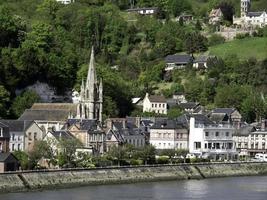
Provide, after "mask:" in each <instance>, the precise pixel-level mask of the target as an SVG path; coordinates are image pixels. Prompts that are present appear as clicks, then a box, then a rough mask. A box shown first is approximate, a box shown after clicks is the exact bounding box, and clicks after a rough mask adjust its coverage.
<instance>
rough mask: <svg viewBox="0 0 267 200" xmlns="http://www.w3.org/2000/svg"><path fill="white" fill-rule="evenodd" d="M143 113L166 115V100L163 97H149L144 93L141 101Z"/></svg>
mask: <svg viewBox="0 0 267 200" xmlns="http://www.w3.org/2000/svg"><path fill="white" fill-rule="evenodd" d="M143 112H154V113H158V114H167V100H166V99H165V97H164V96H158V95H149V94H148V93H146V96H145V98H144V101H143Z"/></svg>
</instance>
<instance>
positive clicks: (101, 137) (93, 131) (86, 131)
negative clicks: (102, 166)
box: [65, 119, 106, 153]
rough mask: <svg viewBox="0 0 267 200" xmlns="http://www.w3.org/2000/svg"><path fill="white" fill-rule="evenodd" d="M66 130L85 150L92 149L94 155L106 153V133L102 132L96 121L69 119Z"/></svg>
mask: <svg viewBox="0 0 267 200" xmlns="http://www.w3.org/2000/svg"><path fill="white" fill-rule="evenodd" d="M65 128H67V130H68V131H69V132H70V134H71V135H72V136H73V137H75V138H76V139H78V140H79V141H80V142H81V143H82V145H83V147H84V148H87V149H88V148H90V149H92V152H93V153H103V152H104V151H105V148H106V146H105V132H104V131H103V130H101V128H100V126H99V125H98V122H97V121H96V120H88V119H82V120H78V119H69V120H68V121H67V126H66V127H65Z"/></svg>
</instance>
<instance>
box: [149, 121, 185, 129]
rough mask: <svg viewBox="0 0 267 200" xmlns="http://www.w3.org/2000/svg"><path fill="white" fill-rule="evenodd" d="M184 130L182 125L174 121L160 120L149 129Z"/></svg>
mask: <svg viewBox="0 0 267 200" xmlns="http://www.w3.org/2000/svg"><path fill="white" fill-rule="evenodd" d="M184 128H186V127H185V126H184V125H183V124H182V123H180V122H179V121H176V120H171V119H167V120H162V121H157V122H155V124H154V125H153V126H151V128H150V129H184Z"/></svg>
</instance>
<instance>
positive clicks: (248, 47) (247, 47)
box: [209, 38, 267, 60]
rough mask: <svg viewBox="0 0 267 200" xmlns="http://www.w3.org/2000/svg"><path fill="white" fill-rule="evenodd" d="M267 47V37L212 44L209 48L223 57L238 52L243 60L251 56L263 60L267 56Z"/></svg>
mask: <svg viewBox="0 0 267 200" xmlns="http://www.w3.org/2000/svg"><path fill="white" fill-rule="evenodd" d="M266 49H267V38H246V39H241V40H234V41H230V42H227V43H224V44H220V45H216V46H212V47H210V48H209V53H210V54H211V55H216V56H220V57H222V58H225V57H226V56H228V55H232V54H236V55H237V57H238V58H240V59H241V60H246V59H248V58H251V57H254V58H256V59H258V60H263V59H265V58H266V57H267V51H266Z"/></svg>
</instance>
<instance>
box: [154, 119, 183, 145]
mask: <svg viewBox="0 0 267 200" xmlns="http://www.w3.org/2000/svg"><path fill="white" fill-rule="evenodd" d="M150 144H151V145H153V146H154V147H155V148H156V149H188V130H187V128H186V127H185V126H184V125H183V124H181V123H178V122H177V121H176V120H168V119H165V120H164V119H163V120H160V121H156V122H155V124H154V125H153V126H151V127H150Z"/></svg>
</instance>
